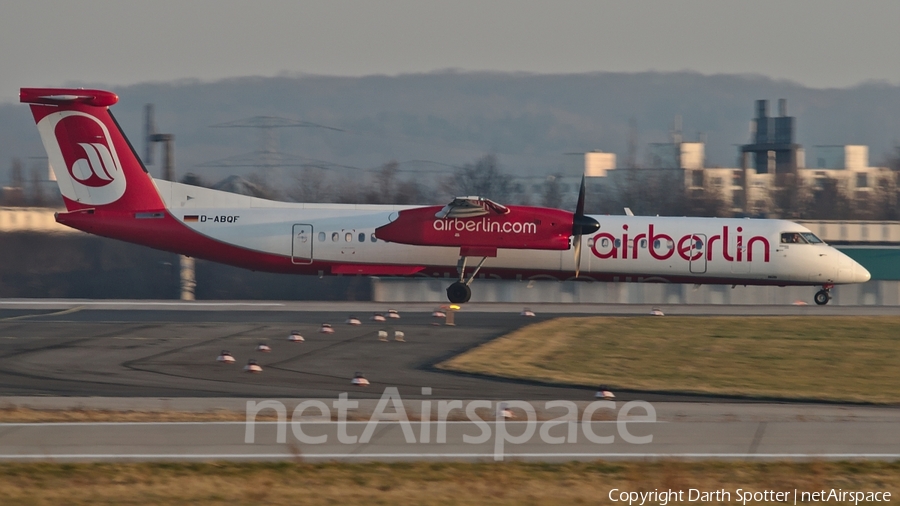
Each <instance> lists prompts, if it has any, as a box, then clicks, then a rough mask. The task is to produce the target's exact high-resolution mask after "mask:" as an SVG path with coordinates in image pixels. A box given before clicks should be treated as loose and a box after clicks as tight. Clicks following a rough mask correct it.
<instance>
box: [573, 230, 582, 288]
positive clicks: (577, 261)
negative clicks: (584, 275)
mask: <svg viewBox="0 0 900 506" xmlns="http://www.w3.org/2000/svg"><path fill="white" fill-rule="evenodd" d="M572 239H573V240H574V241H575V278H576V279H577V278H578V276H579V275H580V274H581V234H578V235H575V236H574V237H573V238H572Z"/></svg>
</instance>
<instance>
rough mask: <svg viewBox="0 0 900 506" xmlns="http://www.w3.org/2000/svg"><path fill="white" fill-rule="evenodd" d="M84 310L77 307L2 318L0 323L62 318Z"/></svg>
mask: <svg viewBox="0 0 900 506" xmlns="http://www.w3.org/2000/svg"><path fill="white" fill-rule="evenodd" d="M82 309H84V306H75V307H70V308H69V309H63V310H62V311H57V312H55V313H41V314H25V315H21V316H10V317H9V318H0V322H10V321H13V320H25V319H27V318H40V317H43V316H62V315H64V314H70V313H77V312H78V311H81V310H82Z"/></svg>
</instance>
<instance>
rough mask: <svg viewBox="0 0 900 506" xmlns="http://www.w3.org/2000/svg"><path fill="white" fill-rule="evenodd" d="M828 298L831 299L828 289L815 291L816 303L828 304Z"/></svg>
mask: <svg viewBox="0 0 900 506" xmlns="http://www.w3.org/2000/svg"><path fill="white" fill-rule="evenodd" d="M829 300H831V294H830V293H828V290H819V291H818V292H816V296H815V301H816V304H818V305H820V306H824V305H825V304H828V301H829Z"/></svg>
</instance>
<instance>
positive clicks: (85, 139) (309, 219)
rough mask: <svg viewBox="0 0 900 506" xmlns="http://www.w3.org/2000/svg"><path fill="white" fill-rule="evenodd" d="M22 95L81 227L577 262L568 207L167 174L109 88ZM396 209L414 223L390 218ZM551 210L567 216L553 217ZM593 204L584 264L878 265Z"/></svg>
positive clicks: (519, 270) (649, 269)
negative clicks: (447, 205) (267, 191)
mask: <svg viewBox="0 0 900 506" xmlns="http://www.w3.org/2000/svg"><path fill="white" fill-rule="evenodd" d="M21 100H22V101H23V102H27V103H30V104H31V108H32V112H33V114H34V117H35V121H36V122H37V125H38V130H39V131H40V133H41V137H42V140H43V142H44V146H45V148H46V149H47V152H48V157H49V159H50V163H51V165H52V166H53V168H54V172H55V173H56V175H57V179H58V181H59V184H60V189H61V191H62V194H63V198H64V200H65V203H66V207H67V210H68V212H65V213H60V214H58V216H57V220H58V221H59V222H60V223H62V224H65V225H69V226H71V227H74V228H76V229H79V230H84V231H86V232H90V233H93V234H97V235H101V236H106V237H113V238H116V239H122V240H125V241H129V242H133V243H138V244H143V245H146V246H149V247H153V248H157V249H162V250H166V251H172V252H175V253H179V254H182V255H188V256H192V257H197V258H203V259H207V260H212V261H216V262H221V263H226V264H230V265H235V266H239V267H244V268H247V269H252V270H259V271H269V272H281V273H294V274H316V275H351V274H360V275H381V276H390V275H404V276H413V275H415V276H425V277H447V278H450V279H455V278H456V277H457V274H458V273H457V263H458V260H459V258H460V256H461V254H462V255H463V256H482V257H488V258H487V260H486V261H485V263H484V266H483V268H482V269H481V271H480V275H481V276H484V277H490V278H497V279H522V280H525V279H560V280H565V279H570V278H572V277H573V276H574V275H575V259H574V256H573V251H572V249H571V246H570V244H569V236H570V235H571V225H572V223H571V213H567V212H565V211H560V210H552V209H541V208H516V207H515V206H510V209H512V212H511V213H510V214H509V215H508V219H498V218H494V217H491V216H476V217H464V218H450V217H445V218H439V217H437V216H436V215H435V213H434V212H433V210H434V209H439V207H438V208H422V207H417V206H380V205H345V204H297V203H288V202H276V201H269V200H264V199H259V198H254V197H248V196H244V195H237V194H232V193H226V192H221V191H216V190H211V189H207V188H201V187H195V186H189V185H184V184H179V183H172V182H168V181H162V180H158V179H153V178H152V177H151V176H150V175H149V173H147V171H146V169H145V168H144V167H143V165H142V164H141V162H140V160H139V159H138V157H137V156H136V155H135V153H134V150H133V149H132V148H131V146H130V144H129V143H128V141H127V139H125V137H124V135H123V134H122V133H121V130H120V129H119V127H118V125H117V124H116V123H115V120H114V119H113V118H112V116H111V115H110V114H109V111H108V106H109V105H112V104H113V103H115V101H116V100H117V97H116V96H115V95H114V94H112V93H109V92H103V91H98V90H69V89H65V90H60V89H23V90H22V92H21ZM423 209H426V211H422V210H423ZM401 211H404V212H403V213H401ZM515 213H520V214H515ZM521 213H525V214H521ZM407 216H412V217H413V218H406V217H407ZM516 216H526V217H527V219H525V218H523V219H521V220H518V221H517V218H516ZM544 216H546V217H547V218H542V217H544ZM567 216H568V217H569V218H567ZM401 217H404V218H403V219H411V220H412V221H411V222H410V223H412V225H413V226H414V227H413V228H415V227H418V228H416V230H415V231H413V232H410V233H409V234H407V233H405V232H403V230H408V229H410V227H408V226H406V225H405V224H403V225H402V226H400V225H398V226H396V227H391V225H392V224H393V223H395V222H397V220H399V219H401ZM556 218H559V219H560V220H563V221H564V220H565V219H569V220H570V221H569V222H567V223H564V224H563V225H562V226H561V228H559V229H558V230H557V229H551V228H548V227H549V224H550V223H551V222H553V223H554V226H556V222H555V221H553V220H555V219H556ZM592 218H594V219H595V220H596V221H597V222H599V223H600V229H599V230H598V231H597V232H595V233H592V234H586V235H584V236H582V237H581V240H582V241H583V243H582V248H581V256H582V257H581V277H585V278H591V279H595V280H601V281H646V282H677V283H703V284H706V283H723V284H741V285H822V286H829V285H832V284H840V283H860V282H865V281H868V279H869V277H870V276H869V273H868V272H867V271H866V270H865V268H863V267H862V266H860V265H859V264H857V263H856V262H855V261H853V260H852V259H850V258H849V257H847V256H846V255H844V254H843V253H841V252H839V251H838V250H836V249H834V248H832V247H830V246H828V245H826V244H824V243H821V242H818V243H816V242H815V241H807V240H804V241H802V242H800V243H791V242H786V241H785V237H786V235H785V234H803V235H804V236H806V234H808V236H806V237H812V238H814V237H815V236H813V235H812V233H811V232H810V231H809V230H808V229H806V228H805V227H803V226H801V225H798V224H796V223H792V222H790V221H783V220H757V219H721V218H683V217H679V218H674V217H658V216H654V217H646V216H593V217H592ZM548 220H549V221H548ZM398 223H400V222H398ZM566 227H568V228H566ZM376 229H381V232H379V233H376ZM398 234H399V235H398ZM376 235H377V236H376ZM379 237H382V238H379ZM467 237H471V238H472V239H471V240H470V241H469V240H468V239H467ZM385 238H387V239H388V240H385ZM492 238H493V239H492ZM467 241H468V242H467ZM466 248H468V249H466Z"/></svg>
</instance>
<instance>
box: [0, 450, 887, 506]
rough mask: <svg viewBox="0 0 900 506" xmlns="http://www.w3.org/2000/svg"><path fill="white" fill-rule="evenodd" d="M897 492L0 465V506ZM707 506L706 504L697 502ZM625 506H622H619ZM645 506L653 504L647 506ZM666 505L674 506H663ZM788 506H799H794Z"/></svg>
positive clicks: (728, 465)
mask: <svg viewBox="0 0 900 506" xmlns="http://www.w3.org/2000/svg"><path fill="white" fill-rule="evenodd" d="M615 488H618V489H620V490H622V491H641V490H643V491H653V490H655V489H659V490H669V489H671V490H676V491H677V490H683V491H684V494H685V497H684V499H685V501H684V502H687V501H686V499H687V494H688V490H689V489H690V488H695V489H698V490H704V491H714V490H722V489H724V490H726V491H729V492H730V494H731V497H730V501H720V502H719V503H721V504H726V503H727V504H735V503H736V501H737V497H736V495H735V493H736V491H737V489H739V488H742V489H743V490H744V491H748V490H749V491H764V490H774V491H793V490H794V489H798V490H800V491H819V490H822V489H825V490H829V489H831V488H835V489H842V490H859V491H890V492H892V494H893V498H894V499H893V500H896V499H895V498H896V497H897V493H898V492H900V463H896V462H895V463H885V462H811V463H787V462H777V463H745V462H681V461H661V462H649V463H646V462H644V463H640V462H624V463H608V462H606V463H605V462H590V463H579V462H570V463H562V464H533V463H522V462H504V463H474V464H466V463H395V464H385V463H371V464H339V463H325V464H304V463H243V464H236V463H203V464H174V463H146V464H47V463H41V464H2V465H0V504H17V505H34V506H43V505H54V506H55V505H59V504H65V505H72V506H77V505H91V506H98V505H107V504H109V505H138V504H170V505H182V504H184V505H188V504H190V505H217V504H228V505H250V504H253V505H256V504H271V505H276V506H277V505H298V504H304V505H306V504H313V505H315V504H417V505H450V504H461V505H468V504H473V505H474V504H504V505H513V504H515V505H519V504H536V505H542V504H611V502H610V501H609V499H608V497H609V495H608V494H609V491H610V490H611V489H615ZM703 502H704V503H705V504H716V503H717V502H716V501H711V502H707V501H703ZM626 504H627V503H626ZM652 504H659V502H653V503H652ZM670 504H675V503H670ZM798 504H805V503H804V502H802V501H798Z"/></svg>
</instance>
